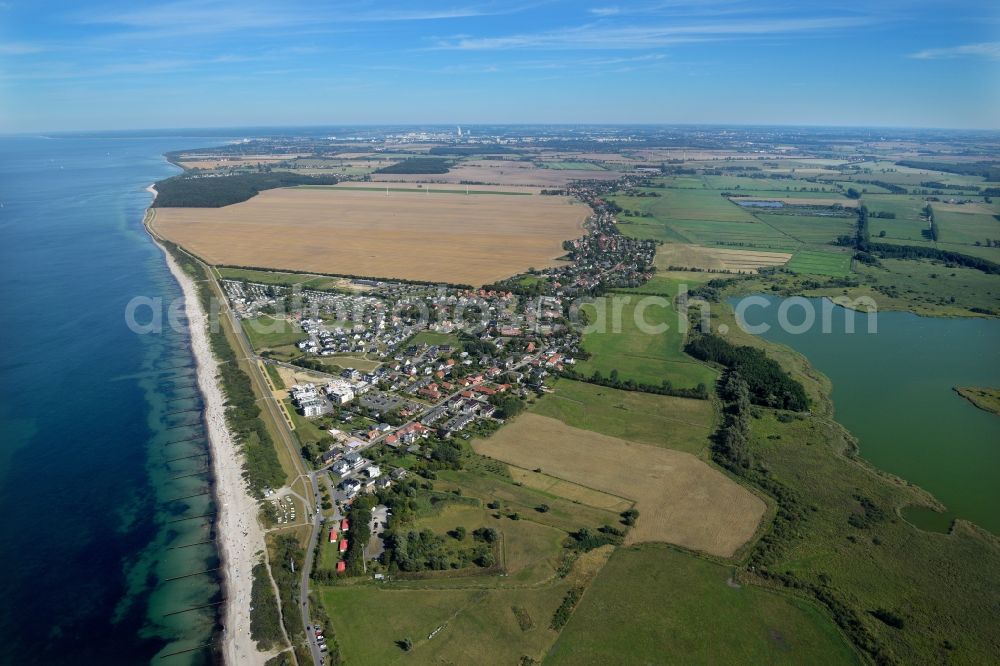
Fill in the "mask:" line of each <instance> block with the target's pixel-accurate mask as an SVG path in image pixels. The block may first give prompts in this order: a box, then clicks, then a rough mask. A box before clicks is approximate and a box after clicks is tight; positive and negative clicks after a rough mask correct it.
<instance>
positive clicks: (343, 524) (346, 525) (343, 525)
mask: <svg viewBox="0 0 1000 666" xmlns="http://www.w3.org/2000/svg"><path fill="white" fill-rule="evenodd" d="M350 527H351V524H350V523H349V522H348V520H347V518H344V519H343V520H341V521H340V531H341V532H346V531H347V530H348V529H349V528H350Z"/></svg>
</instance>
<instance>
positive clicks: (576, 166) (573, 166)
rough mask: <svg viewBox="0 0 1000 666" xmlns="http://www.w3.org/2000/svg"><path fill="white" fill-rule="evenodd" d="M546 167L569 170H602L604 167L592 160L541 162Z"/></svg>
mask: <svg viewBox="0 0 1000 666" xmlns="http://www.w3.org/2000/svg"><path fill="white" fill-rule="evenodd" d="M541 165H542V166H543V167H545V168H546V169H569V170H571V171H588V170H589V171H604V167H602V166H601V165H599V164H594V163H593V162H541Z"/></svg>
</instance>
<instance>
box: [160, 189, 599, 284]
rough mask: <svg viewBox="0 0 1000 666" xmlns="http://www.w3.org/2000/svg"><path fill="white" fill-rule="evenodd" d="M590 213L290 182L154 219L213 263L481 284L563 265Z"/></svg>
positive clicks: (546, 204) (550, 204)
mask: <svg viewBox="0 0 1000 666" xmlns="http://www.w3.org/2000/svg"><path fill="white" fill-rule="evenodd" d="M588 212H589V211H588V209H587V208H586V207H584V206H581V205H573V204H570V203H569V202H568V200H567V199H566V198H564V197H536V196H530V197H529V196H523V197H521V196H501V195H487V194H483V195H478V196H475V197H464V196H457V195H454V196H441V197H427V196H425V195H421V194H416V193H414V194H408V193H395V194H393V195H391V196H384V195H383V194H379V193H375V192H358V191H341V190H338V189H336V188H330V189H283V190H269V191H267V192H264V193H262V194H260V195H258V196H256V197H254V198H253V199H251V200H250V201H247V202H243V203H240V204H236V205H233V206H226V207H224V208H219V209H212V210H206V209H169V210H167V209H159V210H158V211H157V214H156V217H155V219H154V221H153V226H154V228H155V229H156V230H157V231H158V232H159V233H161V234H163V235H164V236H165V237H167V238H169V239H171V240H173V241H175V242H177V243H179V244H181V245H183V246H184V247H186V248H187V249H189V250H191V251H192V252H194V253H195V254H197V255H199V256H201V257H202V258H203V259H205V260H206V261H208V262H210V263H214V264H228V265H234V266H257V267H265V268H267V267H273V268H279V269H281V268H283V269H293V270H301V271H315V272H318V273H334V274H348V275H366V276H376V277H393V278H404V279H413V280H426V281H429V282H450V283H464V284H483V283H487V282H490V281H493V280H496V279H499V278H502V277H506V276H508V275H512V274H515V273H518V272H520V271H523V270H525V269H526V268H528V267H529V266H552V265H555V264H557V261H556V258H557V257H559V256H561V255H562V254H563V253H564V252H563V250H562V241H563V240H565V239H567V238H572V237H574V236H576V235H578V234H579V233H580V225H581V223H582V221H583V219H584V218H585V217H586V215H587V213H588Z"/></svg>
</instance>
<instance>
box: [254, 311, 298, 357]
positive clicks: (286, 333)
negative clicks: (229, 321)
mask: <svg viewBox="0 0 1000 666" xmlns="http://www.w3.org/2000/svg"><path fill="white" fill-rule="evenodd" d="M240 324H242V326H243V330H244V332H246V334H247V338H248V339H249V340H250V345H251V346H252V347H253V348H254V349H255V350H260V349H270V348H273V347H283V346H285V345H294V344H295V343H297V342H301V341H302V340H305V339H306V334H305V332H304V331H303V330H302V328H301V327H299V325H298V324H295V323H293V322H291V321H289V320H287V319H275V318H274V317H271V316H268V315H260V316H259V317H257V318H256V319H241V320H240Z"/></svg>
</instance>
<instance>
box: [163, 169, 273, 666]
mask: <svg viewBox="0 0 1000 666" xmlns="http://www.w3.org/2000/svg"><path fill="white" fill-rule="evenodd" d="M149 189H150V191H151V192H153V195H154V197H155V195H156V192H155V190H154V189H153V188H152V186H151V187H150V188H149ZM154 240H155V237H154ZM161 249H163V248H162V247H161ZM163 251H164V254H165V255H166V258H167V265H168V266H169V268H170V272H171V273H173V275H174V277H175V278H177V281H178V282H179V283H180V285H181V289H182V290H183V292H184V308H185V313H186V314H187V318H188V322H190V335H191V347H192V350H193V352H194V356H195V360H196V363H197V367H198V386H199V388H200V389H201V394H202V396H203V399H204V403H205V413H204V419H205V423H206V426H207V431H208V440H209V446H210V448H211V452H212V456H211V457H212V471H213V476H214V481H215V484H214V488H215V501H216V504H217V506H218V513H217V515H216V534H217V545H218V548H219V556H220V560H221V565H220V571H221V572H222V579H223V589H224V594H225V595H226V602H225V604H224V606H225V608H224V611H223V615H222V618H223V619H222V621H223V626H224V627H225V630H224V633H223V638H222V641H223V642H222V648H223V649H222V653H223V658H224V660H225V663H226V664H231V665H235V664H264V662H265V661H267V659H268V658H269V657H270V656H272V655H271V654H270V653H264V652H258V651H257V646H256V644H255V643H254V641H253V640H252V639H251V638H250V592H251V588H252V585H253V576H252V569H253V566H254V564H255V562H256V561H257V557H258V556H257V553H259V552H261V551H263V550H264V547H265V544H264V531H263V530H262V529H261V526H260V524H259V523H258V521H257V514H258V505H257V501H256V500H255V499H254V498H253V497H251V496H250V494H249V493H248V492H247V487H246V483H245V481H244V480H243V456H242V454H241V452H240V450H239V447H238V446H237V444H236V442H235V441H234V440H233V437H232V435H231V433H230V432H229V429H228V428H227V427H226V418H225V396H224V395H223V393H222V389H221V388H220V386H219V384H218V382H217V381H216V375H217V372H218V364H217V362H216V359H215V356H214V355H213V354H212V349H211V346H210V344H209V339H208V331H207V316H206V314H205V312H203V310H202V308H201V302H200V301H199V299H198V293H197V288H196V286H195V283H194V281H193V280H192V279H191V278H190V277H189V276H188V275H186V274H185V273H184V271H182V270H181V268H180V266H178V265H177V262H176V261H174V258H173V257H172V256H171V255H170V253H169V252H167V251H166V250H165V249H164V250H163Z"/></svg>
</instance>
